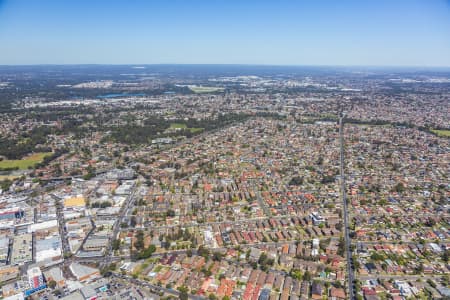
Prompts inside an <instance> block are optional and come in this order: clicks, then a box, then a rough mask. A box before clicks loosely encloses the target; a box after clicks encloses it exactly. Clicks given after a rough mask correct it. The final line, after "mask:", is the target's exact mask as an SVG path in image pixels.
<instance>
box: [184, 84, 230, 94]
mask: <svg viewBox="0 0 450 300" xmlns="http://www.w3.org/2000/svg"><path fill="white" fill-rule="evenodd" d="M189 89H190V90H191V91H193V92H194V93H196V94H202V93H214V92H223V90H224V88H222V87H214V86H196V85H190V86H189Z"/></svg>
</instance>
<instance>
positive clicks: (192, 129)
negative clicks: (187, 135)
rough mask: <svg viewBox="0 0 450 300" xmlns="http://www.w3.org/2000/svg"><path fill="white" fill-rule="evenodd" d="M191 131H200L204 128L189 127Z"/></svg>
mask: <svg viewBox="0 0 450 300" xmlns="http://www.w3.org/2000/svg"><path fill="white" fill-rule="evenodd" d="M189 130H190V131H191V132H192V133H198V132H202V131H203V130H204V128H189Z"/></svg>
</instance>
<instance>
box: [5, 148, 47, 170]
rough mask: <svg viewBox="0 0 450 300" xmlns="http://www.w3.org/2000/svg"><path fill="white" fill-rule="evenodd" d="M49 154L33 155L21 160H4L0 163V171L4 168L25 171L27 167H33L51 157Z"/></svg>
mask: <svg viewBox="0 0 450 300" xmlns="http://www.w3.org/2000/svg"><path fill="white" fill-rule="evenodd" d="M51 154H52V153H51V152H42V153H34V154H31V155H29V156H27V157H24V158H22V159H12V160H10V159H6V160H2V161H0V169H2V168H4V169H6V168H19V169H21V170H26V169H28V168H29V167H34V166H35V165H36V164H38V163H40V162H42V160H43V159H44V157H46V156H48V155H51Z"/></svg>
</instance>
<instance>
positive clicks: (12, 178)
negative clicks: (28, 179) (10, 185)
mask: <svg viewBox="0 0 450 300" xmlns="http://www.w3.org/2000/svg"><path fill="white" fill-rule="evenodd" d="M19 177H20V176H18V175H0V181H3V180H14V179H17V178H19Z"/></svg>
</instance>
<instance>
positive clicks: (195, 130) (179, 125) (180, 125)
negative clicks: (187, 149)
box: [169, 123, 204, 133]
mask: <svg viewBox="0 0 450 300" xmlns="http://www.w3.org/2000/svg"><path fill="white" fill-rule="evenodd" d="M169 129H172V130H173V129H187V130H189V131H190V132H192V133H198V132H202V131H203V130H204V128H188V127H187V125H186V124H183V123H171V124H170V128H169Z"/></svg>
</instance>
